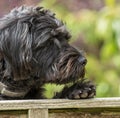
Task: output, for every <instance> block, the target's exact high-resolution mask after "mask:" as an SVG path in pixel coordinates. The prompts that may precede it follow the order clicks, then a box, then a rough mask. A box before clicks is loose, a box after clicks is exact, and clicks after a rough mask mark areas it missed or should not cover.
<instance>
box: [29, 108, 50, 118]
mask: <svg viewBox="0 0 120 118" xmlns="http://www.w3.org/2000/svg"><path fill="white" fill-rule="evenodd" d="M28 118H48V109H30V110H29V112H28Z"/></svg>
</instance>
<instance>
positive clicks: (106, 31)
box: [0, 0, 120, 98]
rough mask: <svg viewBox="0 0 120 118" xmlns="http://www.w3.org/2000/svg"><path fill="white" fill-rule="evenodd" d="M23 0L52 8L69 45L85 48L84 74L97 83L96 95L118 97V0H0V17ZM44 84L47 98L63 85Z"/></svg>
mask: <svg viewBox="0 0 120 118" xmlns="http://www.w3.org/2000/svg"><path fill="white" fill-rule="evenodd" d="M23 4H27V5H39V6H43V7H45V8H47V9H51V11H53V12H55V13H56V16H57V17H58V18H59V19H61V20H63V21H64V22H65V23H66V25H67V28H68V29H69V31H70V32H71V34H72V39H71V41H70V43H71V45H74V46H76V47H77V48H78V49H81V50H84V51H85V52H86V57H87V59H88V63H87V66H86V78H88V79H90V80H92V81H94V82H95V83H96V85H97V96H96V97H118V96H119V97H120V0H0V17H2V16H3V14H6V13H7V12H9V10H11V9H12V8H14V7H16V6H20V5H23ZM44 87H45V88H47V90H48V91H46V92H45V95H46V96H47V97H48V98H51V97H52V96H53V95H54V92H53V91H55V90H56V91H60V89H61V88H63V86H56V85H53V84H47V85H45V86H44ZM56 87H57V88H56Z"/></svg>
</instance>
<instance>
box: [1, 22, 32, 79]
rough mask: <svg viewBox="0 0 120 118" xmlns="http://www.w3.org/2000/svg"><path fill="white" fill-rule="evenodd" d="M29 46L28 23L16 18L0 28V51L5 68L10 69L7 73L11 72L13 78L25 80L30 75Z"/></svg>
mask: <svg viewBox="0 0 120 118" xmlns="http://www.w3.org/2000/svg"><path fill="white" fill-rule="evenodd" d="M31 48H32V34H31V33H30V25H29V23H26V22H23V21H20V20H18V21H14V23H12V26H11V25H10V26H7V27H5V28H3V29H0V51H1V52H2V54H3V56H4V59H5V61H6V63H8V65H6V70H7V71H8V70H10V69H11V70H10V72H7V73H9V74H11V75H12V76H13V78H14V80H25V79H27V78H28V75H30V71H31V66H30V62H31V59H32V49H31ZM8 68H10V69H8ZM4 76H7V75H4Z"/></svg>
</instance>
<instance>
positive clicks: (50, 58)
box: [0, 6, 95, 99]
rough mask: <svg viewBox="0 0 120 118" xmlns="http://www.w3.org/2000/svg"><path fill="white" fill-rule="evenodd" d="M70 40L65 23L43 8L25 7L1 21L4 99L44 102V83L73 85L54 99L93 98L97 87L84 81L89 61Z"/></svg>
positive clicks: (0, 75)
mask: <svg viewBox="0 0 120 118" xmlns="http://www.w3.org/2000/svg"><path fill="white" fill-rule="evenodd" d="M69 39H70V34H69V32H68V31H67V29H66V27H65V25H64V23H63V22H62V21H60V20H58V19H56V17H55V14H53V13H51V12H50V11H49V10H44V9H43V8H41V7H26V6H22V7H19V8H15V9H13V10H12V11H11V12H10V13H9V14H8V15H6V16H4V17H3V18H1V19H0V93H1V95H0V96H1V99H31V98H32V99H39V98H44V96H43V91H44V90H42V85H44V84H45V83H56V84H66V83H70V82H72V83H73V85H71V86H70V87H66V86H65V87H64V89H63V90H62V91H61V92H60V93H57V94H56V95H55V96H54V98H70V99H75V98H78V99H79V98H91V97H94V96H95V86H94V85H93V84H92V83H91V82H85V81H83V80H84V79H83V78H84V75H85V65H86V63H87V60H86V58H85V57H84V55H83V54H82V53H81V51H78V50H77V49H75V48H74V47H72V46H70V45H69V44H68V40H69ZM78 80H79V81H78Z"/></svg>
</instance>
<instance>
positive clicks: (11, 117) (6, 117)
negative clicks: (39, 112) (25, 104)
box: [0, 114, 28, 118]
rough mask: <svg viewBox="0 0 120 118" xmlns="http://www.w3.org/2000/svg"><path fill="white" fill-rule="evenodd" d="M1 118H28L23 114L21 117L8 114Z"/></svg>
mask: <svg viewBox="0 0 120 118" xmlns="http://www.w3.org/2000/svg"><path fill="white" fill-rule="evenodd" d="M0 118H28V117H27V115H26V114H21V115H17V114H16V115H7V114H3V115H0Z"/></svg>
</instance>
